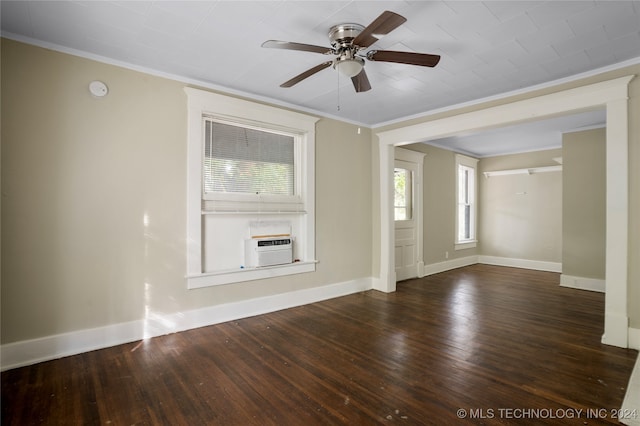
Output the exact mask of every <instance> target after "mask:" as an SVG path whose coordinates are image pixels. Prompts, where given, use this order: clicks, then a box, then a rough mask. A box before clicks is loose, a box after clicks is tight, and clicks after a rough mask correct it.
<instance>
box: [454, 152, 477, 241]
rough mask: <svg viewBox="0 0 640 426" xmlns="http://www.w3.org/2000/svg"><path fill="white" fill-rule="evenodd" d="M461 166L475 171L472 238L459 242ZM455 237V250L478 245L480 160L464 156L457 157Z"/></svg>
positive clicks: (458, 155) (457, 155)
mask: <svg viewBox="0 0 640 426" xmlns="http://www.w3.org/2000/svg"><path fill="white" fill-rule="evenodd" d="M460 166H464V167H468V168H470V169H473V193H472V195H473V197H472V199H473V202H472V203H471V205H472V208H471V230H472V237H471V238H470V239H468V240H459V239H458V235H460V222H459V220H458V207H459V202H458V200H459V199H460V173H459V169H460ZM454 170H455V176H456V178H455V182H456V189H455V193H456V195H455V216H454V217H455V237H454V242H455V243H454V249H455V250H465V249H470V248H474V247H476V246H477V243H478V229H477V224H478V159H476V158H472V157H468V156H466V155H462V154H456V155H455V169H454Z"/></svg>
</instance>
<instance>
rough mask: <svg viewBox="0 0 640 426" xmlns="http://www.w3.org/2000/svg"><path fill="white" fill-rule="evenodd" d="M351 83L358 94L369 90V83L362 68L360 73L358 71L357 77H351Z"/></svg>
mask: <svg viewBox="0 0 640 426" xmlns="http://www.w3.org/2000/svg"><path fill="white" fill-rule="evenodd" d="M351 82H352V83H353V87H354V88H355V89H356V92H358V93H360V92H366V91H368V90H371V84H370V83H369V78H368V77H367V73H366V72H364V68H362V71H360V73H359V74H358V75H356V76H355V77H351Z"/></svg>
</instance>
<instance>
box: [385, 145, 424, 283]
mask: <svg viewBox="0 0 640 426" xmlns="http://www.w3.org/2000/svg"><path fill="white" fill-rule="evenodd" d="M423 158H424V154H422V153H418V152H414V151H408V150H406V149H400V148H396V160H395V166H394V172H393V181H394V188H395V193H394V206H393V207H394V219H395V239H394V242H395V247H394V250H395V258H396V265H395V271H396V281H402V280H406V279H409V278H415V277H418V276H422V269H423V268H424V263H423V261H422V212H421V210H422V185H421V183H422V163H423Z"/></svg>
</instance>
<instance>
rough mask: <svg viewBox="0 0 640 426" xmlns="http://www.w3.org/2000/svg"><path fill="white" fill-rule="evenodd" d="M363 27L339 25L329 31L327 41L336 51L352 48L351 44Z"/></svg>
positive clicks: (358, 25)
mask: <svg viewBox="0 0 640 426" xmlns="http://www.w3.org/2000/svg"><path fill="white" fill-rule="evenodd" d="M363 29H364V27H363V26H362V25H360V24H340V25H334V26H333V27H331V28H330V29H329V41H331V45H332V46H333V47H334V49H336V50H337V51H338V53H339V52H340V51H341V50H344V49H348V48H352V47H353V45H352V44H351V42H352V41H353V39H354V38H356V37H357V36H358V34H360V33H361V32H362V30H363Z"/></svg>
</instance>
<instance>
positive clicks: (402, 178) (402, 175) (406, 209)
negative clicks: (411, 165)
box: [393, 167, 412, 220]
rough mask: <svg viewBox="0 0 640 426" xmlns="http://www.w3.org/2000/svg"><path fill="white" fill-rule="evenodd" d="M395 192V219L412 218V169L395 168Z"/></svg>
mask: <svg viewBox="0 0 640 426" xmlns="http://www.w3.org/2000/svg"><path fill="white" fill-rule="evenodd" d="M393 185H394V188H395V192H394V198H393V199H394V202H393V206H394V211H395V213H394V218H395V220H410V219H411V214H412V213H411V201H412V193H411V186H412V182H411V170H407V169H402V168H399V167H396V168H395V169H394V170H393Z"/></svg>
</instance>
